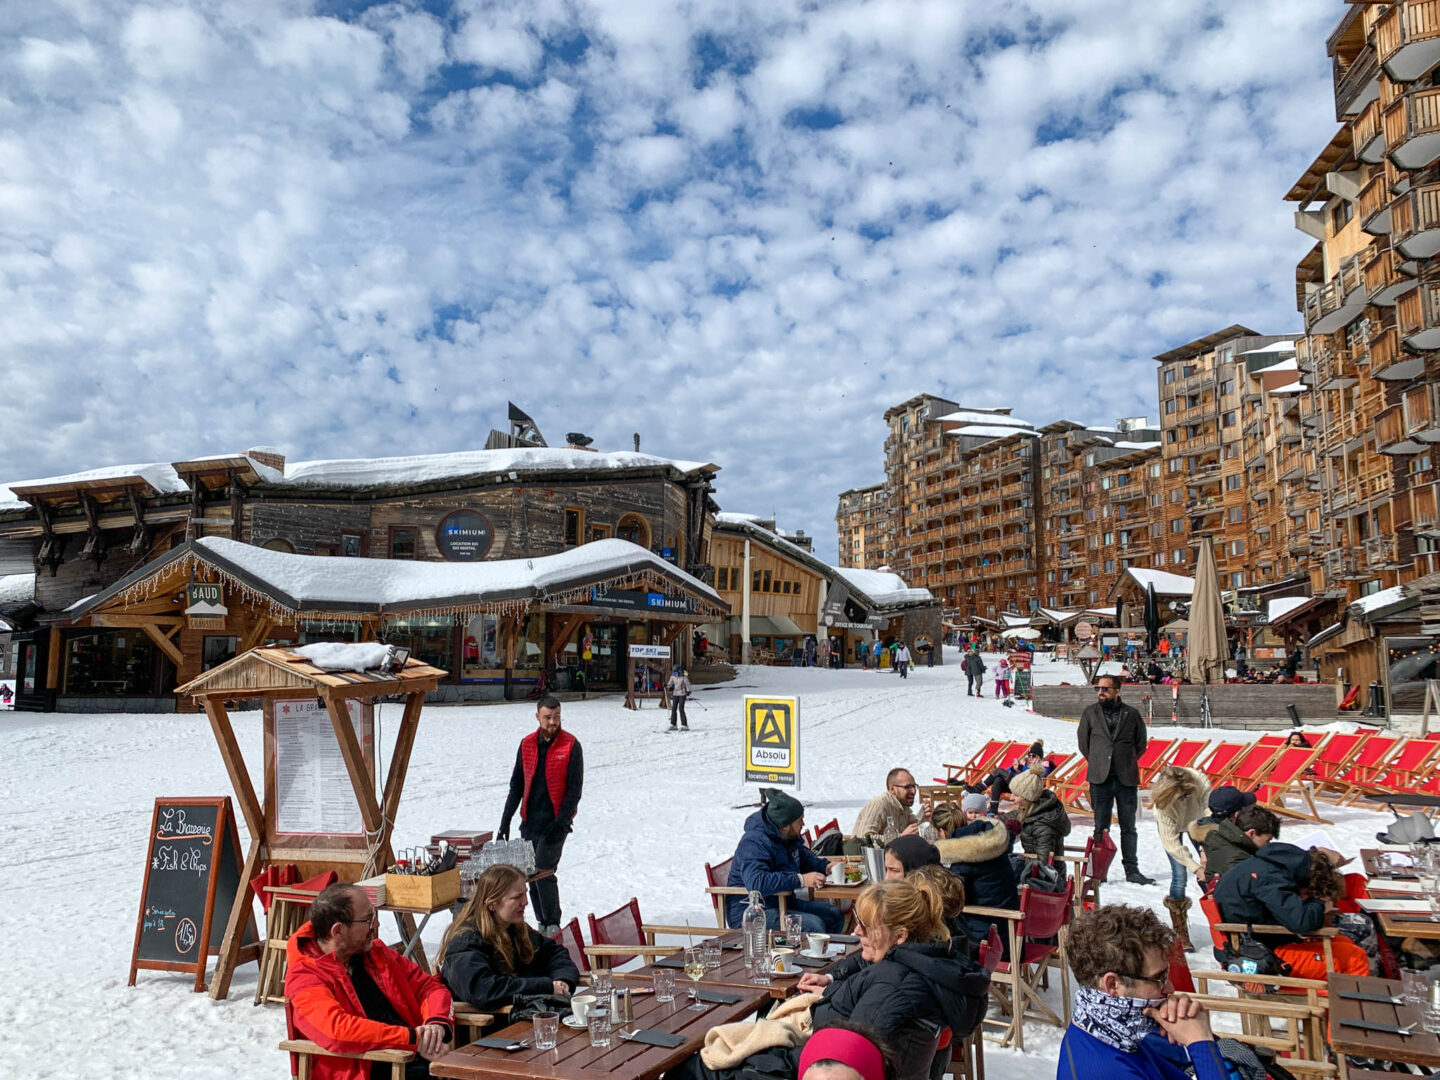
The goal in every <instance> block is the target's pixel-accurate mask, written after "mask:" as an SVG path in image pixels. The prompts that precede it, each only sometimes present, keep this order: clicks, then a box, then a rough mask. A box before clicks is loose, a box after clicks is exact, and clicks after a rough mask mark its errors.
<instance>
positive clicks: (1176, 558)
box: [1170, 548, 1185, 566]
mask: <svg viewBox="0 0 1440 1080" xmlns="http://www.w3.org/2000/svg"><path fill="white" fill-rule="evenodd" d="M1170 561H1171V562H1172V563H1174V564H1175V565H1176V566H1179V565H1180V564H1181V563H1183V562H1184V561H1185V549H1184V548H1176V549H1175V550H1174V551H1172V552H1170Z"/></svg>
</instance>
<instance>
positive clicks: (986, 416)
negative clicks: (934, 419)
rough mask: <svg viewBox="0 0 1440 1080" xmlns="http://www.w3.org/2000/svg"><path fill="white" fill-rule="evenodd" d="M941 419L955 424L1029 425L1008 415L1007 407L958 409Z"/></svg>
mask: <svg viewBox="0 0 1440 1080" xmlns="http://www.w3.org/2000/svg"><path fill="white" fill-rule="evenodd" d="M939 419H940V420H942V421H948V422H950V423H956V424H1015V425H1017V426H1019V427H1030V425H1029V424H1027V423H1026V422H1025V421H1024V420H1017V419H1016V418H1015V417H1013V416H1011V415H1010V410H1009V409H959V410H957V411H956V412H952V413H946V414H945V415H944V416H942V417H939Z"/></svg>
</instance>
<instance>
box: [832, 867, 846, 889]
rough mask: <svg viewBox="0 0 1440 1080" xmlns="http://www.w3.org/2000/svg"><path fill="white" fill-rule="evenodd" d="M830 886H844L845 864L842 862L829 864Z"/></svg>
mask: <svg viewBox="0 0 1440 1080" xmlns="http://www.w3.org/2000/svg"><path fill="white" fill-rule="evenodd" d="M830 884H831V885H843V884H845V864H844V863H843V862H834V863H831V864H830Z"/></svg>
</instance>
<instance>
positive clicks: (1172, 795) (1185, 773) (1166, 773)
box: [1150, 766, 1210, 821]
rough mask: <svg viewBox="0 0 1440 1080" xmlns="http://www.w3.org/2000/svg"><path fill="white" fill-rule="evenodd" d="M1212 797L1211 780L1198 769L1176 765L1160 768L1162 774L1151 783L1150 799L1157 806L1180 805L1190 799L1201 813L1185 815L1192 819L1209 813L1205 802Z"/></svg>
mask: <svg viewBox="0 0 1440 1080" xmlns="http://www.w3.org/2000/svg"><path fill="white" fill-rule="evenodd" d="M1209 797H1210V781H1209V779H1208V778H1207V777H1206V776H1205V774H1204V773H1202V772H1200V771H1198V770H1196V769H1187V768H1184V767H1181V766H1174V767H1170V768H1165V769H1161V770H1160V775H1159V776H1157V777H1156V778H1155V782H1154V783H1153V784H1151V785H1150V801H1151V802H1152V803H1154V804H1155V805H1156V806H1170V807H1175V806H1179V805H1180V803H1181V802H1182V800H1185V799H1190V800H1191V801H1192V802H1193V803H1194V805H1195V807H1196V808H1198V810H1199V813H1195V814H1191V815H1185V816H1187V817H1189V818H1190V820H1192V821H1193V820H1195V819H1196V818H1198V817H1201V816H1203V815H1204V814H1205V813H1207V810H1206V807H1205V802H1206V800H1207V799H1209Z"/></svg>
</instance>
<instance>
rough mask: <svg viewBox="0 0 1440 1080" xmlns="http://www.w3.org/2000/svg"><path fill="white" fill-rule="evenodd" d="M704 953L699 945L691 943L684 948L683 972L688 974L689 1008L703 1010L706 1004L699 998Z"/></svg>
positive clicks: (703, 967) (703, 975) (703, 971)
mask: <svg viewBox="0 0 1440 1080" xmlns="http://www.w3.org/2000/svg"><path fill="white" fill-rule="evenodd" d="M705 971H706V968H705V953H704V952H703V951H702V950H701V948H700V946H698V945H692V946H691V947H690V948H688V949H686V950H685V974H686V975H688V976H690V983H691V985H690V1002H691V1004H690V1009H691V1010H692V1011H693V1012H704V1011H705V1010H706V1009H707V1008H709V1006H708V1005H706V1004H705V1003H704V1002H703V1001H701V1000H700V980H701V979H703V978H704V977H705Z"/></svg>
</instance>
